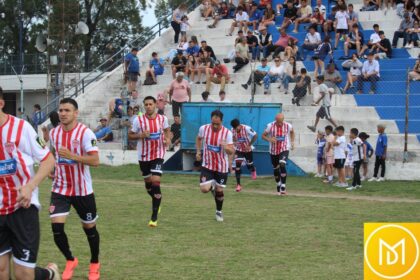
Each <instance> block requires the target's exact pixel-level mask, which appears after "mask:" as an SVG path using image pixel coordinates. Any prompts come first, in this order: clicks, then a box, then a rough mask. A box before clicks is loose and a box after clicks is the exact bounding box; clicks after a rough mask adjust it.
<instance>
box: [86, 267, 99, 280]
mask: <svg viewBox="0 0 420 280" xmlns="http://www.w3.org/2000/svg"><path fill="white" fill-rule="evenodd" d="M100 268H101V264H100V263H91V264H90V265H89V276H88V279H89V280H99V279H100V276H101V273H100V272H99V269H100Z"/></svg>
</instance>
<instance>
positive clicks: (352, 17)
mask: <svg viewBox="0 0 420 280" xmlns="http://www.w3.org/2000/svg"><path fill="white" fill-rule="evenodd" d="M347 14H348V15H349V31H352V30H353V26H354V25H357V26H359V15H358V14H357V13H356V12H355V11H354V7H353V4H349V5H348V6H347Z"/></svg>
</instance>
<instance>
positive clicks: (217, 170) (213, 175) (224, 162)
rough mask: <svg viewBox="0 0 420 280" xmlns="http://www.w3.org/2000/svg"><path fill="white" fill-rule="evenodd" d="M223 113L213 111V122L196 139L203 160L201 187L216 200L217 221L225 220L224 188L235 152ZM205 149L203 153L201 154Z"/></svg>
mask: <svg viewBox="0 0 420 280" xmlns="http://www.w3.org/2000/svg"><path fill="white" fill-rule="evenodd" d="M222 122H223V113H222V112H221V111H219V110H215V111H213V112H212V113H211V123H210V124H206V125H203V126H201V127H200V130H199V131H198V136H197V140H196V147H197V154H196V159H197V161H203V164H202V168H201V175H200V189H201V191H202V192H203V193H208V192H209V191H211V192H212V193H213V195H214V198H215V201H216V221H218V222H223V213H222V207H223V200H224V193H223V189H224V188H226V183H227V179H228V172H229V156H230V155H233V154H234V153H235V148H234V147H233V139H232V132H231V131H230V130H229V129H227V128H226V127H224V126H223V124H222ZM201 149H203V154H201Z"/></svg>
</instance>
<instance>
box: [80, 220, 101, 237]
mask: <svg viewBox="0 0 420 280" xmlns="http://www.w3.org/2000/svg"><path fill="white" fill-rule="evenodd" d="M83 230H84V232H85V234H86V236H87V237H88V238H95V237H97V236H98V231H97V230H96V224H95V223H94V225H93V226H92V227H83Z"/></svg>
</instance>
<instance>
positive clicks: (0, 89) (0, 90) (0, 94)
mask: <svg viewBox="0 0 420 280" xmlns="http://www.w3.org/2000/svg"><path fill="white" fill-rule="evenodd" d="M0 99H2V100H4V97H3V89H2V87H0Z"/></svg>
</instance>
